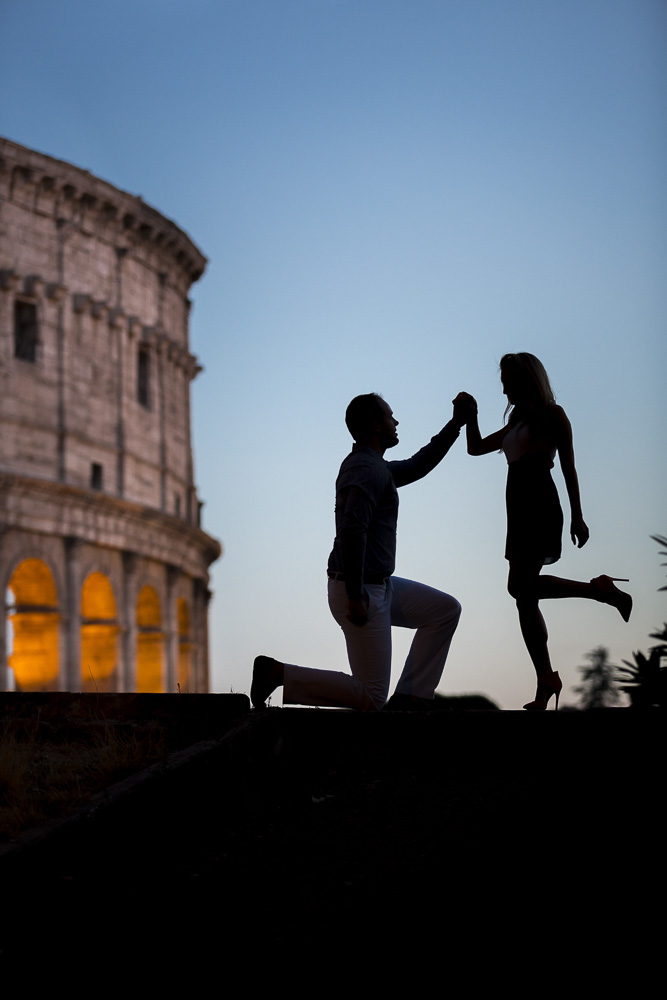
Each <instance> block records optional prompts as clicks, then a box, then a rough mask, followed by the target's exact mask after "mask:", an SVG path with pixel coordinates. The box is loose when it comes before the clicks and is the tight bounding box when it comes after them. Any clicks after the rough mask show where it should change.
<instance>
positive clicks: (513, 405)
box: [457, 353, 632, 711]
mask: <svg viewBox="0 0 667 1000" xmlns="http://www.w3.org/2000/svg"><path fill="white" fill-rule="evenodd" d="M500 381H501V382H502V386H503V393H504V394H505V395H506V396H507V408H506V410H505V415H507V414H508V413H509V420H508V422H507V425H506V426H505V427H503V428H501V430H499V431H496V432H495V434H490V435H489V436H488V437H485V438H483V437H482V436H481V435H480V432H479V425H478V422H477V404H476V402H475V400H474V399H473V397H472V396H466V398H467V400H468V404H469V407H470V416H469V419H468V422H467V425H466V433H467V441H468V454H469V455H486V454H488V453H489V452H492V451H498V450H499V449H502V451H504V453H505V456H506V458H507V463H508V471H507V492H506V500H507V542H506V547H505V558H506V559H507V560H508V561H509V577H508V581H507V589H508V590H509V592H510V594H511V595H512V597H513V598H514V599H515V600H516V606H517V610H518V612H519V624H520V626H521V633H522V635H523V638H524V642H525V643H526V647H527V649H528V653H529V655H530V658H531V660H532V661H533V666H534V667H535V672H536V674H537V693H536V695H535V699H534V701H530V702H528V704H527V705H524V706H523V707H524V708H527V709H529V710H531V711H544V710H545V709H546V707H547V704H548V702H549V699H550V698H551V696H552V695H555V696H556V708H558V698H559V695H560V692H561V689H562V687H563V683H562V681H561V679H560V677H559V675H558V672H557V671H555V670H553V669H552V667H551V660H550V658H549V649H548V646H547V639H548V634H547V627H546V625H545V622H544V618H543V617H542V613H541V612H540V608H539V602H540V601H541V600H542V599H543V598H545V597H546V598H551V597H559V598H560V597H585V598H588V599H589V600H594V601H602V602H603V603H604V604H610V605H611V606H612V607H614V608H616V609H617V611H618V612H619V613H620V614H621V616H622V618H623V619H624V621H626V622H627V621H628V619H629V618H630V612H631V611H632V598H631V597H630V595H629V594H626V593H624V591H622V590H619V589H618V587H616V586H615V585H614V580H615V579H619V578H618V577H610V576H598V577H595V579H593V580H591V581H590V583H579V582H578V581H576V580H565V579H563V578H562V577H558V576H543V575H542V574H541V570H542V568H543V566H545V565H549V564H551V563H555V562H557V561H558V559H560V554H561V536H562V531H563V512H562V510H561V506H560V502H559V500H558V491H557V490H556V486H555V485H554V482H553V479H552V478H551V469H552V468H553V465H554V459H555V457H556V453H558V457H559V459H560V465H561V469H562V470H563V477H564V479H565V486H566V488H567V495H568V498H569V501H570V510H571V513H572V517H571V523H570V537H571V538H572V542H573V543H574V544H575V545H578V547H579V548H581V547H582V545H585V544H586V542H587V541H588V535H589V532H588V528H587V526H586V522H585V521H584V518H583V516H582V513H581V500H580V498H579V481H578V479H577V472H576V469H575V467H574V449H573V447H572V428H571V426H570V421H569V420H568V419H567V416H566V415H565V411H564V410H563V408H562V407H561V406H558V405H557V404H556V400H555V397H554V394H553V390H552V388H551V385H550V384H549V376H548V375H547V373H546V371H545V369H544V366H543V365H542V363H541V362H540V361H539V360H538V359H537V358H536V357H535V356H534V355H533V354H527V353H521V354H506V355H505V356H504V357H503V358H502V359H501V362H500ZM461 395H464V394H461ZM457 398H458V397H457Z"/></svg>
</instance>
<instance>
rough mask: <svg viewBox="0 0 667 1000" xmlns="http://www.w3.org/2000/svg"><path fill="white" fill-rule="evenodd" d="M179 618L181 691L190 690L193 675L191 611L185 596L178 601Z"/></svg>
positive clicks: (177, 611)
mask: <svg viewBox="0 0 667 1000" xmlns="http://www.w3.org/2000/svg"><path fill="white" fill-rule="evenodd" d="M176 614H177V618H178V683H179V686H180V689H181V691H189V689H190V679H191V675H192V637H191V635H190V612H189V610H188V602H187V601H186V600H185V598H183V597H179V598H178V600H177V601H176Z"/></svg>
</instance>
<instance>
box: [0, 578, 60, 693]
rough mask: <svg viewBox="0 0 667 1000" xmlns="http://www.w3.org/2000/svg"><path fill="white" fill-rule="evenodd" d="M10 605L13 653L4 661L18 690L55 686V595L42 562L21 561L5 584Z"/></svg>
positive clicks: (53, 582)
mask: <svg viewBox="0 0 667 1000" xmlns="http://www.w3.org/2000/svg"><path fill="white" fill-rule="evenodd" d="M8 590H9V591H10V593H11V598H12V602H13V603H11V604H10V605H9V608H8V611H9V615H8V617H9V623H10V626H11V635H12V651H11V653H10V655H9V657H8V658H7V662H8V664H9V666H10V668H11V669H12V670H13V672H14V683H15V687H16V689H17V690H20V691H51V690H54V689H56V688H57V687H58V672H59V654H58V647H59V627H60V615H59V614H58V592H57V590H56V585H55V581H54V579H53V574H52V573H51V570H50V569H49V567H48V566H47V565H46V563H44V562H42V561H41V559H24V560H23V562H21V563H19V565H18V566H17V567H16V569H15V570H14V572H13V573H12V578H11V580H10V581H9V584H8Z"/></svg>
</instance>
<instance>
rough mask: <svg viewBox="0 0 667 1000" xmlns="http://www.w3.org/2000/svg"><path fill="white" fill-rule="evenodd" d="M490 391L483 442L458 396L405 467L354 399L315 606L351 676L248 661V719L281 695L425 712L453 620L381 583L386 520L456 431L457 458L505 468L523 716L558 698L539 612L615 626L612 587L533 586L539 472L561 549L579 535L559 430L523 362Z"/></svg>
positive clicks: (554, 541) (547, 582) (547, 551)
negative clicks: (556, 475)
mask: <svg viewBox="0 0 667 1000" xmlns="http://www.w3.org/2000/svg"><path fill="white" fill-rule="evenodd" d="M500 380H501V383H502V386H503V392H504V394H505V395H506V396H507V408H506V410H505V415H506V417H508V419H507V423H506V424H505V425H504V426H503V427H502V428H501V429H500V430H498V431H496V432H495V433H494V434H490V435H489V436H488V437H485V438H483V437H482V436H481V434H480V431H479V426H478V422H477V403H476V401H475V399H474V397H473V396H471V395H469V394H468V393H466V392H460V393H459V394H458V395H457V396H456V398H455V399H454V400H453V414H452V418H451V420H450V421H449V423H447V424H446V425H445V426H444V427H443V429H442V430H441V431H440V433H439V434H436V435H435V437H433V438H432V439H431V441H430V442H429V444H427V445H426V446H425V447H424V448H422V449H421V450H420V451H418V452H417V453H416V454H415V455H413V456H412V458H408V459H405V460H404V461H385V459H384V454H385V452H386V451H387V450H388V449H389V448H393V447H395V446H396V445H397V444H398V435H397V433H396V428H397V427H398V420H396V418H395V417H394V415H393V412H392V410H391V407H390V406H389V405H388V403H387V402H385V400H384V399H382V397H381V396H379V395H377V394H376V393H369V394H367V395H364V396H356V397H355V398H354V399H353V400H352V402H351V403H350V405H349V406H348V408H347V411H346V414H345V422H346V424H347V427H348V430H349V431H350V434H351V435H352V437H353V438H354V441H355V444H354V446H353V448H352V451H351V453H350V454H349V455H348V456H347V458H346V459H345V460H344V462H343V464H342V465H341V467H340V472H339V474H338V478H337V480H336V537H335V540H334V546H333V549H332V552H331V555H330V556H329V564H328V570H327V572H328V576H329V607H330V609H331V613H332V614H333V616H334V618H335V619H336V621H337V622H338V624H339V625H340V627H341V628H342V630H343V633H344V635H345V641H346V643H347V653H348V659H349V663H350V670H351V674H347V673H339V672H337V671H333V670H318V669H313V668H310V667H300V666H296V665H295V664H291V663H281V662H279V661H278V660H275V659H273V658H271V657H269V656H258V657H257V658H256V659H255V663H254V668H253V679H252V687H251V691H250V697H251V700H252V703H253V705H254V706H255V707H256V708H259V707H262V706H263V705H264V703H265V702H266V700H267V698H269V696H270V695H271V694H272V693H273V691H274V690H275V689H276V688H277V687H279V686H281V685H282V686H283V688H284V690H283V703H284V704H293V705H328V706H337V707H342V708H357V709H366V710H378V709H382V708H385V707H386V708H388V709H397V710H407V711H415V710H417V711H419V710H428V709H429V708H431V707H433V698H434V695H435V689H436V687H437V685H438V683H439V681H440V678H441V676H442V672H443V670H444V666H445V661H446V659H447V653H448V652H449V647H450V644H451V640H452V636H453V634H454V632H455V630H456V626H457V625H458V621H459V616H460V614H461V607H460V605H459V603H458V601H457V600H456V599H455V598H454V597H451V596H450V595H449V594H445V593H443V592H442V591H439V590H434V589H433V588H432V587H427V586H425V585H424V584H421V583H415V582H413V581H412V580H404V579H402V578H400V577H396V576H394V575H393V573H394V568H395V556H396V525H397V519H398V492H397V488H398V487H401V486H406V485H407V484H408V483H413V482H415V481H416V480H418V479H422V478H423V477H424V476H426V475H427V474H428V473H429V472H431V471H432V470H433V469H434V468H435V467H436V465H438V464H439V462H440V461H441V460H442V459H443V458H444V457H445V455H446V454H447V452H448V451H449V449H450V448H451V446H452V444H453V443H454V441H455V440H456V439H457V437H458V436H459V433H460V431H461V428H462V427H463V426H465V427H466V438H467V446H468V454H470V455H486V454H488V453H489V452H493V451H499V450H502V451H503V452H504V453H505V456H506V458H507V463H508V476H507V491H506V502H507V542H506V548H505V558H506V559H507V560H508V562H509V577H508V582H507V588H508V590H509V592H510V594H511V595H512V597H514V599H515V600H516V605H517V611H518V614H519V624H520V627H521V632H522V635H523V638H524V641H525V643H526V648H527V650H528V654H529V656H530V658H531V660H532V663H533V666H534V668H535V672H536V674H537V691H536V694H535V698H534V699H533V700H532V701H530V702H528V703H527V704H526V705H524V708H526V709H528V710H531V711H543V710H545V709H546V707H547V704H548V702H549V700H550V699H551V697H552V696H555V704H556V708H558V698H559V695H560V692H561V689H562V686H563V685H562V681H561V679H560V677H559V675H558V672H557V671H555V670H553V669H552V666H551V660H550V658H549V650H548V645H547V638H548V636H547V628H546V625H545V622H544V618H543V617H542V614H541V611H540V607H539V602H540V601H541V600H543V599H545V598H563V597H583V598H588V599H589V600H595V601H601V602H603V603H604V604H609V605H611V606H612V607H615V608H616V609H617V610H618V612H619V613H620V614H621V616H622V617H623V619H624V620H625V621H628V619H629V617H630V612H631V610H632V598H631V597H630V595H629V594H626V593H625V592H624V591H622V590H619V589H618V588H617V587H616V585H615V581H616V580H617V579H618V578H614V577H609V576H598V577H595V578H594V579H593V580H591V581H590V582H589V583H584V582H579V581H577V580H566V579H563V578H562V577H557V576H551V575H542V572H541V571H542V569H543V567H544V566H545V565H549V564H551V563H554V562H557V560H558V559H559V558H560V554H561V536H562V530H563V512H562V510H561V506H560V502H559V499H558V492H557V490H556V487H555V485H554V482H553V480H552V478H551V469H552V468H553V465H554V459H555V457H556V454H558V457H559V460H560V465H561V469H562V471H563V477H564V479H565V486H566V489H567V494H568V498H569V501H570V510H571V523H570V536H571V538H572V541H573V543H574V544H576V545H578V546H579V548H581V546H582V545H585V544H586V542H587V541H588V536H589V532H588V528H587V526H586V523H585V521H584V519H583V516H582V512H581V500H580V497H579V483H578V479H577V472H576V469H575V464H574V449H573V446H572V428H571V426H570V422H569V420H568V419H567V416H566V415H565V411H564V410H563V408H562V407H561V406H558V405H557V404H556V401H555V397H554V394H553V391H552V389H551V385H550V383H549V378H548V375H547V373H546V371H545V369H544V366H543V365H542V363H541V362H540V361H539V360H538V359H537V358H536V357H534V355H532V354H527V353H520V354H506V355H505V356H504V357H503V358H502V360H501V362H500ZM392 625H400V626H402V627H404V628H411V629H416V632H415V637H414V639H413V641H412V645H411V647H410V651H409V653H408V657H407V659H406V661H405V665H404V667H403V671H402V673H401V677H400V679H399V682H398V684H397V686H396V691H395V693H394V694H393V696H392V697H391V699H390V700H389V701H387V695H388V693H389V680H390V673H391V628H392Z"/></svg>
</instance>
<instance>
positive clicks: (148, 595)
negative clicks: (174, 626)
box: [137, 585, 164, 693]
mask: <svg viewBox="0 0 667 1000" xmlns="http://www.w3.org/2000/svg"><path fill="white" fill-rule="evenodd" d="M163 677H164V636H163V634H162V613H161V611H160V598H159V597H158V596H157V592H156V591H155V589H154V588H153V587H149V586H148V585H146V586H145V587H142V588H141V590H140V591H139V597H138V598H137V691H139V692H144V693H147V692H155V693H160V692H162V691H163V690H164V682H163Z"/></svg>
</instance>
